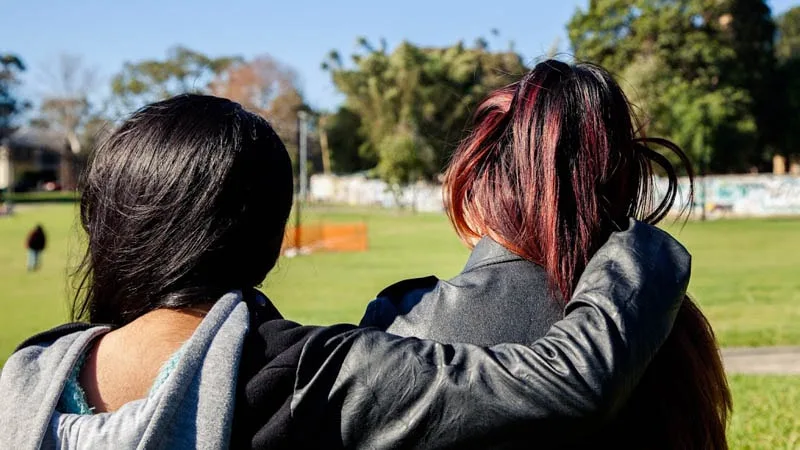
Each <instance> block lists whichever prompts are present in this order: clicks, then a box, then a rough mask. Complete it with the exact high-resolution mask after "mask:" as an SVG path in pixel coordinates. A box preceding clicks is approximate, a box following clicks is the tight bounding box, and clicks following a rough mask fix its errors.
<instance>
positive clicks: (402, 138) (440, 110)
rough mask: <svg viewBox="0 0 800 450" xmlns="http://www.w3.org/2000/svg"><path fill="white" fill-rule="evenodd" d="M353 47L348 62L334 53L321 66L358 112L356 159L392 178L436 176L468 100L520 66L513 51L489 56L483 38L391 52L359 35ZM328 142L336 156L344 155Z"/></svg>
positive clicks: (462, 121) (514, 75) (466, 116)
mask: <svg viewBox="0 0 800 450" xmlns="http://www.w3.org/2000/svg"><path fill="white" fill-rule="evenodd" d="M359 44H360V47H361V51H360V52H358V53H356V54H354V55H352V57H351V59H352V63H353V66H352V67H346V66H345V65H344V64H343V62H342V60H341V57H340V55H339V54H338V53H337V52H331V54H330V56H329V58H328V60H327V61H326V62H325V63H324V64H323V67H324V68H326V69H327V70H329V71H330V73H331V76H332V78H333V82H334V84H335V85H336V87H337V88H338V89H339V91H341V92H342V93H343V94H345V97H346V100H345V106H346V108H347V110H348V111H349V112H352V113H353V114H356V115H358V117H359V120H360V123H361V125H360V131H361V132H360V133H359V134H360V136H362V137H363V139H364V143H363V144H361V145H360V146H359V152H358V155H359V157H360V158H361V159H362V161H363V162H374V163H376V164H377V173H378V174H379V175H380V176H381V177H382V178H383V179H384V180H386V181H388V182H390V183H398V182H413V181H416V179H433V178H435V177H436V176H437V175H438V173H439V172H440V170H441V169H442V167H443V165H444V164H445V162H446V160H447V159H448V157H449V155H450V153H451V152H452V150H453V149H454V148H455V146H456V145H457V143H458V140H459V139H460V137H461V132H462V130H463V129H464V126H465V125H466V124H467V122H468V120H469V117H470V115H471V112H472V108H473V107H474V105H475V104H477V102H478V101H479V100H480V99H481V98H483V97H484V96H485V95H486V94H487V93H488V92H489V91H490V90H491V89H494V88H497V87H499V86H502V85H504V84H508V83H510V82H512V81H515V80H516V79H518V77H519V76H520V75H522V73H524V71H525V67H524V65H523V64H522V61H521V58H520V57H519V55H518V54H516V53H514V52H511V51H506V52H497V53H493V52H491V51H490V50H489V48H488V43H487V41H486V40H478V43H477V45H476V46H474V47H466V46H465V45H464V44H463V43H458V44H456V45H454V46H451V47H445V48H424V47H419V46H416V45H414V44H411V43H409V42H403V43H401V44H400V45H399V46H398V47H397V48H396V49H394V51H392V52H391V53H390V52H389V51H388V50H387V48H386V44H385V42H382V44H381V45H380V47H376V46H374V45H372V44H371V43H369V42H368V41H367V40H366V39H363V38H361V39H359ZM331 147H332V150H333V152H334V154H335V153H336V152H337V151H338V152H339V154H340V155H341V154H342V153H343V152H342V150H337V149H336V147H335V146H334V145H333V144H332V146H331ZM395 152H397V153H398V154H395ZM348 154H349V155H353V151H352V150H350V151H349V153H348Z"/></svg>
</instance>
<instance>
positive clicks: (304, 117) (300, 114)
mask: <svg viewBox="0 0 800 450" xmlns="http://www.w3.org/2000/svg"><path fill="white" fill-rule="evenodd" d="M297 122H298V126H297V134H298V139H297V141H298V142H297V144H298V145H297V147H298V156H297V158H298V161H297V172H298V174H297V176H298V177H299V179H300V183H299V185H300V186H299V192H298V195H297V201H296V202H295V205H294V206H295V214H294V245H295V249H296V251H297V254H298V255H299V254H300V249H301V248H302V245H301V243H300V238H301V237H302V233H301V231H300V225H301V223H302V221H301V219H300V216H301V213H302V210H303V202H305V201H306V197H307V191H308V185H307V183H308V180H307V178H306V175H307V169H306V163H307V160H308V112H307V111H305V110H302V109H301V110H300V111H297Z"/></svg>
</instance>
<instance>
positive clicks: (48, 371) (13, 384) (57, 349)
mask: <svg viewBox="0 0 800 450" xmlns="http://www.w3.org/2000/svg"><path fill="white" fill-rule="evenodd" d="M248 325H249V313H248V309H247V304H246V303H245V302H244V301H242V294H241V293H240V292H231V293H228V294H226V295H224V296H223V297H222V298H220V300H218V301H217V302H216V303H215V305H214V306H213V307H212V308H211V310H210V311H209V313H208V315H206V317H205V318H204V319H203V321H202V322H201V323H200V326H199V327H198V328H197V330H195V332H194V334H193V335H192V337H191V338H190V339H189V341H187V342H186V343H185V344H184V346H183V351H182V354H181V356H180V359H179V360H178V362H177V364H176V366H175V368H174V370H173V371H172V372H171V373H170V374H169V377H168V378H167V379H166V381H165V382H164V383H163V384H161V385H160V386H159V387H158V388H157V389H154V390H153V391H152V392H150V394H149V395H148V396H147V397H146V398H143V399H140V400H136V401H132V402H129V403H127V404H125V405H124V406H123V407H121V408H120V409H118V410H117V411H114V412H111V413H99V414H94V415H79V414H62V413H60V412H58V411H56V405H57V404H58V400H59V398H60V396H61V393H62V391H63V390H64V385H65V383H66V381H67V379H68V378H69V376H70V373H71V372H72V370H73V368H74V367H75V364H77V363H78V360H79V359H80V357H81V355H83V354H84V353H86V352H87V351H88V349H89V347H90V346H91V345H92V342H93V341H94V340H95V339H96V338H98V337H99V336H101V335H103V334H105V333H107V332H108V331H109V328H108V327H103V326H97V327H92V328H89V329H86V330H83V331H78V332H74V333H71V334H67V335H65V336H62V337H60V338H58V339H56V340H54V341H52V342H43V343H41V342H40V343H36V344H35V345H31V346H28V347H24V348H22V349H20V350H19V351H17V352H16V353H14V354H13V355H12V356H11V357H10V358H9V359H8V361H7V362H6V364H5V366H4V367H3V370H2V373H0V429H1V430H3V432H2V433H0V448H14V449H21V450H25V449H31V450H34V449H38V448H61V449H89V448H114V447H116V448H126V449H127V448H136V449H162V448H164V449H166V448H169V449H173V448H175V449H183V448H192V449H194V448H202V449H225V448H228V444H229V441H230V430H231V424H232V421H233V411H234V406H235V405H234V400H235V398H236V380H237V373H238V368H239V361H240V358H241V353H242V346H243V344H244V338H245V335H246V334H247V329H248Z"/></svg>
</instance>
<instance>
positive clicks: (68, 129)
mask: <svg viewBox="0 0 800 450" xmlns="http://www.w3.org/2000/svg"><path fill="white" fill-rule="evenodd" d="M45 73H46V75H47V77H46V78H47V80H46V83H47V85H48V88H47V92H46V93H45V94H44V95H43V96H42V101H41V104H40V107H39V114H40V117H39V118H38V119H37V121H39V122H44V123H46V124H48V126H50V127H52V128H55V129H57V130H58V131H60V132H62V133H64V135H65V136H66V139H67V142H68V144H69V146H68V148H67V147H65V148H64V149H63V151H62V152H61V164H60V171H61V173H60V175H59V179H60V181H61V185H62V188H63V189H66V190H72V189H75V187H76V185H77V176H76V173H75V169H76V167H75V166H76V158H77V155H78V154H80V153H81V152H83V151H86V150H87V149H88V147H85V146H84V144H89V145H91V144H92V143H91V142H87V140H89V139H90V137H89V136H87V135H86V134H85V133H84V130H85V127H86V125H87V123H89V121H90V120H92V119H95V120H99V115H98V113H97V111H95V110H94V109H93V108H92V105H91V103H90V102H89V92H90V91H91V89H93V88H94V85H95V83H96V80H97V73H96V71H95V70H94V69H91V68H88V67H86V66H85V65H84V63H83V60H82V59H81V57H80V56H77V55H70V54H63V55H61V56H60V57H59V59H58V60H57V62H56V64H54V65H53V66H52V67H50V68H49V69H48V70H46V71H45Z"/></svg>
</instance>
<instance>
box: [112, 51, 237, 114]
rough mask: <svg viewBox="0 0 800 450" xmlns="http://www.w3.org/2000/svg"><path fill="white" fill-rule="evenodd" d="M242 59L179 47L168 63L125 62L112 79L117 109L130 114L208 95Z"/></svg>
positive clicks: (161, 61) (157, 61) (173, 52)
mask: <svg viewBox="0 0 800 450" xmlns="http://www.w3.org/2000/svg"><path fill="white" fill-rule="evenodd" d="M240 60H241V58H239V57H236V56H223V57H219V58H212V57H210V56H208V55H205V54H203V53H200V52H197V51H194V50H191V49H189V48H186V47H181V46H177V47H174V48H172V49H170V50H169V51H168V52H167V57H166V59H164V60H144V61H139V62H136V63H130V62H128V63H125V65H124V66H123V69H122V71H121V72H120V73H119V74H117V75H116V76H114V77H113V79H112V80H111V92H112V95H113V97H114V99H115V100H116V103H117V107H118V108H121V109H122V110H123V111H124V112H129V111H131V110H133V109H136V108H139V107H141V106H144V105H146V104H148V103H152V102H154V101H158V100H163V99H166V98H169V97H172V96H174V95H177V94H183V93H204V92H208V89H209V84H210V83H211V81H212V80H213V79H214V77H216V76H218V75H219V74H221V73H222V72H223V71H225V69H227V68H228V67H229V66H230V65H231V64H233V63H235V62H237V61H240Z"/></svg>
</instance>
